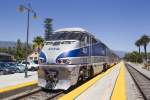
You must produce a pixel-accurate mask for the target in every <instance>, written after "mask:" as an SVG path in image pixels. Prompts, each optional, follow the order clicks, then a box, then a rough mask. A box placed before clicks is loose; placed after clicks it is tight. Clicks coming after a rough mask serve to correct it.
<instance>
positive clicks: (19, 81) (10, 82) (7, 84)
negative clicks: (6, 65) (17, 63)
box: [0, 72, 38, 93]
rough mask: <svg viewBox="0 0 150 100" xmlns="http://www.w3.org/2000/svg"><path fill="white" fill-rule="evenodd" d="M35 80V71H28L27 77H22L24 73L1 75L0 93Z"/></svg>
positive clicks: (27, 84)
mask: <svg viewBox="0 0 150 100" xmlns="http://www.w3.org/2000/svg"><path fill="white" fill-rule="evenodd" d="M37 80H38V77H37V72H28V77H27V78H25V77H24V73H15V74H9V75H1V76H0V93H3V92H8V91H11V90H15V89H18V88H22V87H25V86H30V85H33V84H36V83H37Z"/></svg>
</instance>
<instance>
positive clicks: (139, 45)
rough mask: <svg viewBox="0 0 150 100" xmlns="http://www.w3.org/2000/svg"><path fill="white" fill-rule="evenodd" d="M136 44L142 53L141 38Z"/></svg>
mask: <svg viewBox="0 0 150 100" xmlns="http://www.w3.org/2000/svg"><path fill="white" fill-rule="evenodd" d="M135 45H136V46H137V47H138V48H139V55H140V53H141V40H140V39H139V40H137V41H136V42H135Z"/></svg>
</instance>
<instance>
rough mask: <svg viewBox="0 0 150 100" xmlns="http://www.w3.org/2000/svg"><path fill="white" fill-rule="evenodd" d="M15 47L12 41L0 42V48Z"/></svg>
mask: <svg viewBox="0 0 150 100" xmlns="http://www.w3.org/2000/svg"><path fill="white" fill-rule="evenodd" d="M8 47H11V48H13V47H16V42H14V41H0V48H8Z"/></svg>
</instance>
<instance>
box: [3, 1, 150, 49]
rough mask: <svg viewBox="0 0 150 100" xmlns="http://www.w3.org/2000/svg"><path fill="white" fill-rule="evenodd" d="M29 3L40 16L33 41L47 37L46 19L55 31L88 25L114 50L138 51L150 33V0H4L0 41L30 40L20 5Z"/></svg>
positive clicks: (32, 29)
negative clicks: (36, 38)
mask: <svg viewBox="0 0 150 100" xmlns="http://www.w3.org/2000/svg"><path fill="white" fill-rule="evenodd" d="M29 2H30V3H31V6H32V8H33V9H34V10H35V11H36V13H37V17H38V18H37V19H33V18H32V16H31V18H30V35H29V41H30V42H32V40H33V38H34V37H36V36H44V22H43V21H44V19H45V18H52V19H53V30H56V29H59V28H66V27H81V28H84V29H86V30H87V31H89V32H92V34H93V35H94V36H95V37H96V38H98V39H100V40H101V41H103V42H104V43H105V44H106V45H107V46H108V47H109V48H111V49H113V50H119V51H133V50H138V48H137V47H136V46H135V45H134V43H135V41H136V40H137V39H139V38H140V37H141V36H142V35H143V34H147V35H149V36H150V0H0V13H1V14H0V26H1V28H0V41H17V39H21V41H25V40H26V26H27V13H26V12H24V13H20V12H18V10H17V8H18V7H19V5H20V4H23V5H25V6H27V4H28V3H29ZM147 49H148V51H149V52H150V44H149V45H148V48H147ZM142 50H143V48H142Z"/></svg>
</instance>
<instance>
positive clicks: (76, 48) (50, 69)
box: [38, 28, 118, 90]
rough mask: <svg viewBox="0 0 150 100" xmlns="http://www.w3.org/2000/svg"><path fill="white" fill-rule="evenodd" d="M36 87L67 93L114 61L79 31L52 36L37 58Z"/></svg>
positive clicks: (62, 31) (108, 52) (68, 30)
mask: <svg viewBox="0 0 150 100" xmlns="http://www.w3.org/2000/svg"><path fill="white" fill-rule="evenodd" d="M39 58H40V62H42V64H40V66H39V70H38V85H39V86H40V87H43V88H46V89H63V90H67V89H68V88H69V87H71V86H72V85H75V84H76V83H77V82H78V81H84V80H86V79H88V78H90V77H92V76H94V75H96V74H98V73H100V72H102V71H103V70H106V63H107V65H108V64H111V63H114V62H116V61H117V60H118V56H116V55H115V54H114V53H113V52H112V51H111V50H110V49H109V48H108V47H107V46H106V45H105V44H104V43H102V42H101V41H100V40H98V39H96V38H95V37H94V36H93V35H92V34H90V33H89V32H88V31H86V30H84V29H82V28H64V29H59V30H56V31H55V32H54V34H52V36H51V40H50V41H46V42H45V44H44V47H43V48H42V50H41V53H40V55H39Z"/></svg>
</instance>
